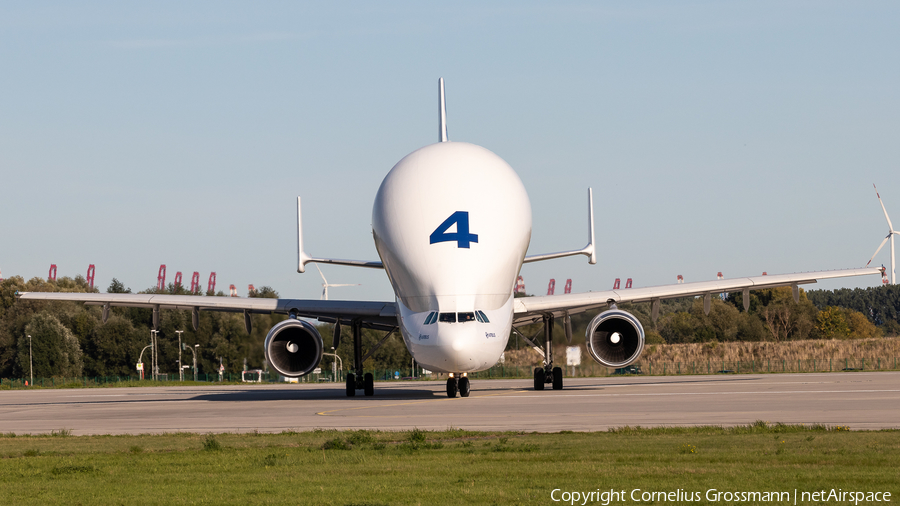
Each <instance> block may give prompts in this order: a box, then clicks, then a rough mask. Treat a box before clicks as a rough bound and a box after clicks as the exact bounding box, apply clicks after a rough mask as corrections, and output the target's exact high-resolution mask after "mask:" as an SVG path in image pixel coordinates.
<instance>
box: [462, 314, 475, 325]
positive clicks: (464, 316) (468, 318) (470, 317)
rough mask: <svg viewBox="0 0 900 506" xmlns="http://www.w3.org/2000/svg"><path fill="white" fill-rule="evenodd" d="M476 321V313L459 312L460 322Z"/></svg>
mask: <svg viewBox="0 0 900 506" xmlns="http://www.w3.org/2000/svg"><path fill="white" fill-rule="evenodd" d="M473 321H475V313H459V322H460V323H465V322H473Z"/></svg>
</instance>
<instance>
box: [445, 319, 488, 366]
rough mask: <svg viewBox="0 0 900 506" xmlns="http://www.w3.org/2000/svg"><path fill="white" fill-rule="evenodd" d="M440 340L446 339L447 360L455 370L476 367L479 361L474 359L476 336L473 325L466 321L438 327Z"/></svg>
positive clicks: (476, 345) (476, 346)
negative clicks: (447, 347) (447, 346)
mask: <svg viewBox="0 0 900 506" xmlns="http://www.w3.org/2000/svg"><path fill="white" fill-rule="evenodd" d="M440 332H441V340H442V341H444V340H445V339H446V341H444V342H446V343H448V344H449V345H450V346H449V348H450V349H449V350H448V352H449V353H447V355H449V356H448V358H449V359H450V360H449V362H450V363H451V364H452V367H453V368H455V369H456V371H457V372H468V371H471V370H474V369H477V368H478V367H479V366H480V363H478V361H477V360H476V355H477V353H476V352H477V348H478V343H477V336H476V332H475V328H474V326H473V325H470V324H467V323H463V324H460V323H451V324H447V325H446V328H442V329H440Z"/></svg>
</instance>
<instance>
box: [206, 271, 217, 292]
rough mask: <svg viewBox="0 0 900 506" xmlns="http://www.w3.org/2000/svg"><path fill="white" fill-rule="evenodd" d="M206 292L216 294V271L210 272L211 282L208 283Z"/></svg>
mask: <svg viewBox="0 0 900 506" xmlns="http://www.w3.org/2000/svg"><path fill="white" fill-rule="evenodd" d="M206 292H207V293H210V294H212V295H215V294H216V273H215V271H213V272H210V273H209V283H207V285H206Z"/></svg>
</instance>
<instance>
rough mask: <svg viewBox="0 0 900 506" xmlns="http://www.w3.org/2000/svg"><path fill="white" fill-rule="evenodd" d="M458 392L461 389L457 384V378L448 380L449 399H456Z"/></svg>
mask: <svg viewBox="0 0 900 506" xmlns="http://www.w3.org/2000/svg"><path fill="white" fill-rule="evenodd" d="M458 390H459V387H458V385H457V383H456V378H447V397H449V398H451V399H455V398H456V392H457V391H458Z"/></svg>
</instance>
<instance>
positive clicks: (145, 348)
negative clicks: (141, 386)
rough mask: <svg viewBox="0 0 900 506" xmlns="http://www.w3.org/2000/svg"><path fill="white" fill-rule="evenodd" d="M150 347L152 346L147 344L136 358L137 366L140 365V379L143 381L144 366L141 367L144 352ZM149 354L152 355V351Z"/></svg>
mask: <svg viewBox="0 0 900 506" xmlns="http://www.w3.org/2000/svg"><path fill="white" fill-rule="evenodd" d="M151 346H153V345H152V344H148V345H147V346H144V349H142V350H141V355H140V356H139V357H138V364H141V379H144V365H143V364H144V352H145V351H147V348H150V347H151ZM150 354H151V355H152V354H153V351H152V350H151V351H150ZM150 367H151V368H152V367H153V365H152V364H151V366H150ZM152 373H153V371H151V374H152Z"/></svg>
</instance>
